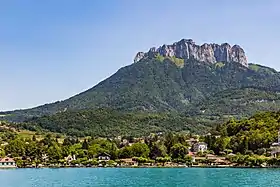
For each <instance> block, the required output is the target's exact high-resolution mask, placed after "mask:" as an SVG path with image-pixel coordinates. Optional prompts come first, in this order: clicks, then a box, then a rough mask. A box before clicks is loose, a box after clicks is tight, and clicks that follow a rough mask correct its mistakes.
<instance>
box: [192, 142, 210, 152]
mask: <svg viewBox="0 0 280 187" xmlns="http://www.w3.org/2000/svg"><path fill="white" fill-rule="evenodd" d="M206 150H207V144H206V143H205V142H198V143H195V144H194V145H193V151H194V152H204V151H206Z"/></svg>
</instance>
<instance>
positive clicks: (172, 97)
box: [0, 40, 280, 121]
mask: <svg viewBox="0 0 280 187" xmlns="http://www.w3.org/2000/svg"><path fill="white" fill-rule="evenodd" d="M184 42H185V43H186V42H188V43H190V45H196V44H195V43H194V42H193V41H190V40H187V41H186V40H181V41H179V42H177V43H176V42H175V45H173V46H176V45H177V44H178V43H182V45H184V44H183V43H184ZM178 45H181V44H178ZM211 45H213V46H215V45H217V44H211ZM163 46H165V45H163ZM201 46H204V45H201ZM221 46H224V47H225V49H231V48H233V47H234V46H233V47H231V46H230V45H229V44H224V45H221ZM221 46H220V47H221ZM227 46H230V47H227ZM235 46H236V47H234V48H238V49H239V50H240V51H241V54H240V55H237V54H238V53H234V55H233V56H232V55H230V53H228V52H229V51H228V52H227V50H225V53H223V54H226V55H225V56H223V55H222V57H221V58H224V59H226V60H225V61H217V60H216V61H201V60H199V59H195V58H192V57H191V58H190V55H189V56H186V57H185V56H182V55H181V56H176V53H178V54H179V52H178V51H177V52H176V53H174V55H173V56H172V55H170V54H172V53H170V51H169V52H168V53H166V54H164V53H165V52H163V54H162V53H161V51H164V50H163V49H164V48H162V47H161V49H160V50H158V52H157V50H155V52H154V53H152V55H151V54H147V55H146V56H145V54H144V57H143V58H142V59H138V60H136V61H135V63H132V64H131V65H128V66H125V67H122V68H120V69H119V70H118V71H117V72H116V73H115V74H113V75H112V76H110V77H109V78H107V79H105V80H103V81H101V82H100V83H98V84H97V85H95V86H94V87H92V88H90V89H88V90H86V91H84V92H82V93H79V94H77V95H75V96H73V97H70V98H69V99H66V100H63V101H58V102H55V103H51V104H45V105H41V106H38V107H35V108H31V109H26V110H16V111H10V112H4V113H3V112H2V113H0V114H6V115H7V116H6V117H4V118H5V119H8V120H19V121H21V120H24V119H27V118H32V117H34V116H37V117H39V116H43V115H52V114H55V113H60V112H66V111H69V110H70V111H75V110H83V109H98V108H112V109H115V110H119V111H147V112H177V113H185V114H186V115H192V114H195V115H201V112H199V111H201V110H200V106H199V105H201V106H203V107H206V108H207V107H208V108H211V107H212V106H218V107H220V108H221V110H218V109H217V110H216V111H220V115H223V114H225V115H230V113H229V112H228V111H230V110H225V109H224V107H225V106H227V104H226V103H225V104H223V105H220V104H218V103H220V102H221V100H219V99H225V98H226V99H231V98H232V97H231V96H229V97H228V96H226V95H224V91H226V90H229V91H230V90H234V89H235V90H239V91H238V93H241V95H243V96H244V97H245V100H246V99H248V100H249V99H251V98H250V94H249V95H248V94H247V92H246V91H244V90H245V89H247V88H253V89H254V91H253V92H254V93H255V94H259V95H260V97H259V98H258V99H260V100H265V101H266V100H267V101H269V102H268V103H261V105H259V104H258V105H257V104H256V105H255V104H253V105H250V109H247V108H246V107H242V110H241V111H240V113H242V115H243V114H245V115H251V114H252V111H253V110H252V111H250V110H251V109H252V107H254V106H257V108H258V109H260V110H270V109H273V110H275V109H278V108H277V107H275V104H273V103H270V100H269V99H267V98H270V97H274V98H276V100H277V101H276V103H278V97H277V95H276V96H275V93H276V92H279V91H280V74H279V72H277V71H276V70H274V69H272V68H269V67H265V66H262V65H257V64H248V63H247V57H246V56H245V52H244V50H243V49H242V48H241V47H239V46H237V45H235ZM195 48H196V47H194V48H193V49H195ZM173 49H175V48H173ZM182 50H183V51H184V50H185V48H182ZM175 51H176V50H175ZM197 51H199V50H198V49H197ZM200 51H203V50H202V49H200ZM148 53H149V52H148ZM199 53H200V52H199ZM199 53H198V54H199ZM181 54H187V53H186V52H185V53H183V52H182V53H181ZM189 54H191V53H189ZM206 54H208V52H207V53H206ZM213 54H214V53H213ZM136 56H137V55H136ZM201 56H202V57H203V58H204V57H205V55H200V56H198V57H201ZM206 56H207V55H206ZM235 56H239V57H241V58H239V59H241V61H238V62H236V61H232V60H230V58H233V57H234V58H235ZM212 57H213V56H212ZM212 57H211V58H210V57H209V58H207V59H213V58H212ZM226 57H228V58H226ZM237 59H238V58H237ZM245 60H246V61H245ZM272 92H273V93H272ZM232 93H235V92H232ZM219 94H220V96H219ZM211 98H215V99H214V100H213V102H216V103H213V102H212V103H211V102H210V103H208V104H207V105H206V104H205V103H207V102H206V101H205V100H207V99H210V100H211ZM201 102H205V103H201ZM229 103H230V104H231V106H228V107H229V109H231V108H233V107H236V105H237V104H238V103H237V104H236V102H235V101H233V102H232V101H231V102H229ZM279 106H280V105H279ZM212 108H213V107H212ZM279 109H280V107H279ZM223 111H224V112H223ZM206 113H207V115H208V116H211V115H218V113H215V112H214V113H212V112H209V111H208V112H206Z"/></svg>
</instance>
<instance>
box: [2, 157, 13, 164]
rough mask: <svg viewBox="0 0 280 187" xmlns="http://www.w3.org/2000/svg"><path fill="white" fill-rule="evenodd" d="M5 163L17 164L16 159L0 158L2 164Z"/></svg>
mask: <svg viewBox="0 0 280 187" xmlns="http://www.w3.org/2000/svg"><path fill="white" fill-rule="evenodd" d="M3 162H15V161H14V159H12V158H8V157H6V158H0V163H3Z"/></svg>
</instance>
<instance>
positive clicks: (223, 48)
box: [134, 39, 248, 67]
mask: <svg viewBox="0 0 280 187" xmlns="http://www.w3.org/2000/svg"><path fill="white" fill-rule="evenodd" d="M157 54H158V55H161V56H164V57H173V56H174V57H176V58H182V59H191V58H192V59H195V60H198V61H201V62H206V63H216V62H238V63H240V64H242V65H243V66H246V67H248V62H247V58H246V55H245V52H244V50H243V49H242V48H241V47H240V46H238V45H234V46H230V45H229V44H228V43H223V44H221V45H218V44H203V45H196V44H195V42H194V41H193V40H191V39H182V40H180V41H179V42H175V43H173V44H172V45H163V46H160V47H158V48H151V49H150V50H149V51H148V52H146V53H144V52H138V53H137V55H136V56H135V58H134V62H138V61H140V60H142V59H144V58H148V57H153V56H155V55H157Z"/></svg>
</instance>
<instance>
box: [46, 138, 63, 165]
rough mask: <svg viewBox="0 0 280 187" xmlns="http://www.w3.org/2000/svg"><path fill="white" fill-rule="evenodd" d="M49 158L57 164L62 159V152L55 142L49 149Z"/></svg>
mask: <svg viewBox="0 0 280 187" xmlns="http://www.w3.org/2000/svg"><path fill="white" fill-rule="evenodd" d="M48 156H49V159H50V160H51V161H53V162H57V161H58V160H59V159H60V158H62V150H61V148H60V147H59V145H58V144H57V143H56V142H53V144H52V146H50V147H49V148H48Z"/></svg>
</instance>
